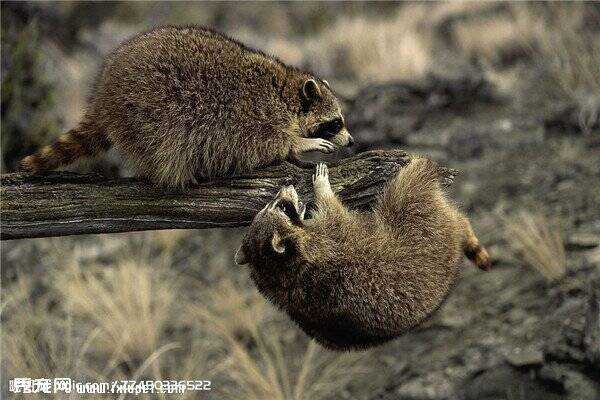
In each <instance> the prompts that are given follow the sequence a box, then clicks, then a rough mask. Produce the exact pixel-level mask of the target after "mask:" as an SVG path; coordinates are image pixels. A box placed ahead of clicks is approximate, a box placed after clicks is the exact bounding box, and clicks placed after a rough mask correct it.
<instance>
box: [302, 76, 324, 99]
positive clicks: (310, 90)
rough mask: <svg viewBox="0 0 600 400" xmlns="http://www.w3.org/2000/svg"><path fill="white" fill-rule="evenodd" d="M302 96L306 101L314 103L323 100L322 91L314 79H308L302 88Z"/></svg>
mask: <svg viewBox="0 0 600 400" xmlns="http://www.w3.org/2000/svg"><path fill="white" fill-rule="evenodd" d="M302 94H303V95H304V98H305V99H306V100H309V101H312V100H315V99H320V98H321V89H320V88H319V84H318V83H317V81H315V80H314V79H307V80H305V81H304V85H303V86H302Z"/></svg>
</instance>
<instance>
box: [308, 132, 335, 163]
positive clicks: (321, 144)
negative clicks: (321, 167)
mask: <svg viewBox="0 0 600 400" xmlns="http://www.w3.org/2000/svg"><path fill="white" fill-rule="evenodd" d="M313 140H314V141H315V146H316V150H317V151H320V152H321V153H325V154H330V153H333V152H334V151H335V144H333V143H331V142H330V141H329V140H325V139H320V138H317V139H313ZM325 168H327V167H325Z"/></svg>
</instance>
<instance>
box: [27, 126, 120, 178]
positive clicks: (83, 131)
mask: <svg viewBox="0 0 600 400" xmlns="http://www.w3.org/2000/svg"><path fill="white" fill-rule="evenodd" d="M110 146H111V143H110V140H109V139H108V137H107V136H106V135H105V134H104V132H103V131H101V130H99V129H96V128H95V127H93V126H91V125H90V124H84V123H82V124H81V125H79V126H78V127H77V128H73V129H71V130H70V131H68V132H66V133H64V134H63V135H61V136H60V138H59V139H58V141H57V142H56V143H54V144H52V145H50V146H46V147H44V148H42V149H41V150H40V151H38V152H37V153H35V154H32V155H30V156H27V157H25V158H24V159H23V160H21V164H20V165H21V170H23V171H27V172H33V173H41V172H46V171H51V170H53V169H55V168H58V167H61V166H63V165H68V164H71V163H73V162H74V161H76V160H78V159H80V158H83V157H92V156H95V155H98V154H100V153H102V152H105V151H107V150H108V149H109V148H110Z"/></svg>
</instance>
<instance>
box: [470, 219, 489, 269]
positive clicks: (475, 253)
mask: <svg viewBox="0 0 600 400" xmlns="http://www.w3.org/2000/svg"><path fill="white" fill-rule="evenodd" d="M463 218H464V221H465V224H466V231H467V232H466V240H465V244H464V246H463V250H464V252H465V256H467V258H468V259H469V260H471V261H472V262H473V264H475V265H477V266H478V267H479V268H480V269H483V270H487V269H489V268H490V265H491V260H490V255H489V254H488V252H487V250H486V249H485V247H483V246H482V245H481V243H479V239H477V236H475V232H473V228H472V227H471V223H470V222H469V220H468V219H467V218H466V217H463Z"/></svg>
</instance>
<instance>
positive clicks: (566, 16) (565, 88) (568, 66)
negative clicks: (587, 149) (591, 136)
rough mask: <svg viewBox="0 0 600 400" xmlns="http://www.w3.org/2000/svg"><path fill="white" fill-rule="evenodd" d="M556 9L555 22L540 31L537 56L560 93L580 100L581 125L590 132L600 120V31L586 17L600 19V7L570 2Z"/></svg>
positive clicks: (565, 97) (578, 101)
mask: <svg viewBox="0 0 600 400" xmlns="http://www.w3.org/2000/svg"><path fill="white" fill-rule="evenodd" d="M553 11H554V13H553V17H554V23H553V24H552V25H546V27H547V29H546V31H545V32H544V34H542V35H540V46H539V51H538V52H537V53H536V56H537V60H538V61H539V62H540V63H542V64H543V65H544V66H545V68H546V72H547V73H548V74H549V77H550V78H551V79H552V81H553V83H554V85H551V86H550V87H552V88H555V89H557V90H558V93H557V95H558V96H560V97H562V98H564V99H567V100H571V101H573V102H574V103H575V104H577V106H578V109H579V110H578V111H579V115H578V119H579V125H580V127H581V129H582V130H583V131H584V132H590V130H591V127H592V126H594V125H596V124H598V122H599V121H600V33H599V32H598V31H597V30H596V31H593V30H590V29H586V28H584V26H583V25H584V21H586V20H590V21H594V20H595V21H600V10H598V9H596V8H589V7H586V5H585V4H570V5H556V6H555V7H554V9H553ZM588 14H591V15H588ZM597 23H598V24H600V22H597Z"/></svg>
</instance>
